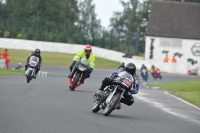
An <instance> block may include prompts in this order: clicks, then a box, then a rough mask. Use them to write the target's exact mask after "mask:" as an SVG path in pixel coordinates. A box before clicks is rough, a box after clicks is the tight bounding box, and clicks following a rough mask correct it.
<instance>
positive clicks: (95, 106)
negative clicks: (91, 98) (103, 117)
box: [92, 102, 100, 113]
mask: <svg viewBox="0 0 200 133" xmlns="http://www.w3.org/2000/svg"><path fill="white" fill-rule="evenodd" d="M99 110H100V108H99V105H98V104H97V103H96V102H95V104H94V106H93V108H92V112H93V113H97V112H98V111H99Z"/></svg>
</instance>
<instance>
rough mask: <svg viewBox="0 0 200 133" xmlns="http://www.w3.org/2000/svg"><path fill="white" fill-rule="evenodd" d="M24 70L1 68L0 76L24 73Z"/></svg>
mask: <svg viewBox="0 0 200 133" xmlns="http://www.w3.org/2000/svg"><path fill="white" fill-rule="evenodd" d="M23 74H24V70H7V69H0V76H4V75H23Z"/></svg>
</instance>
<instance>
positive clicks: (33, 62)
mask: <svg viewBox="0 0 200 133" xmlns="http://www.w3.org/2000/svg"><path fill="white" fill-rule="evenodd" d="M38 64H39V58H38V57H37V56H31V57H30V59H29V63H28V68H27V70H26V72H25V76H26V79H27V83H29V82H30V81H31V80H32V79H33V78H34V77H35V76H36V67H37V66H38Z"/></svg>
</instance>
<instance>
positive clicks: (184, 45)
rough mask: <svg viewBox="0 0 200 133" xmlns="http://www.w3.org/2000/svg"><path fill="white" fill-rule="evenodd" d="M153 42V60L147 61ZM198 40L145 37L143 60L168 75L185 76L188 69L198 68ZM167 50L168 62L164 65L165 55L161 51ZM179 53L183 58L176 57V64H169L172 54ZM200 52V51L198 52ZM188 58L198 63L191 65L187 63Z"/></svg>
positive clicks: (199, 65)
mask: <svg viewBox="0 0 200 133" xmlns="http://www.w3.org/2000/svg"><path fill="white" fill-rule="evenodd" d="M152 39H154V41H153V46H154V50H153V59H149V56H150V45H151V43H152ZM198 49H199V50H200V40H189V39H178V38H162V37H151V36H147V37H146V47H145V60H146V62H149V63H151V64H154V65H155V66H157V67H160V68H162V71H165V72H169V73H180V74H187V71H188V70H189V69H196V68H197V67H199V68H200V53H198ZM163 50H167V51H169V52H168V57H169V62H168V63H165V62H164V58H165V56H166V54H163V53H162V51H163ZM194 51H196V53H194ZM176 52H178V53H181V54H183V56H182V57H181V58H179V57H176V59H177V63H175V64H174V63H171V59H172V57H173V55H174V53H176ZM199 52H200V51H199ZM188 58H192V59H194V60H197V61H198V63H197V64H195V65H191V63H189V62H188V61H187V59H188Z"/></svg>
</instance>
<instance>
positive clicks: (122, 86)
mask: <svg viewBox="0 0 200 133" xmlns="http://www.w3.org/2000/svg"><path fill="white" fill-rule="evenodd" d="M133 81H134V79H133V77H132V76H131V75H130V74H129V73H127V72H126V71H123V72H121V73H119V74H118V77H116V78H114V79H113V80H112V85H109V86H107V87H105V88H104V91H103V93H104V94H103V97H101V96H97V95H95V94H94V95H93V98H94V102H95V104H94V106H93V108H92V112H94V113H97V112H98V111H99V110H100V109H103V110H104V116H108V115H109V114H110V113H111V112H112V111H113V110H115V109H116V107H117V105H118V104H119V102H120V100H121V98H122V97H123V95H124V93H125V92H129V91H130V88H131V87H132V83H133Z"/></svg>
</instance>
